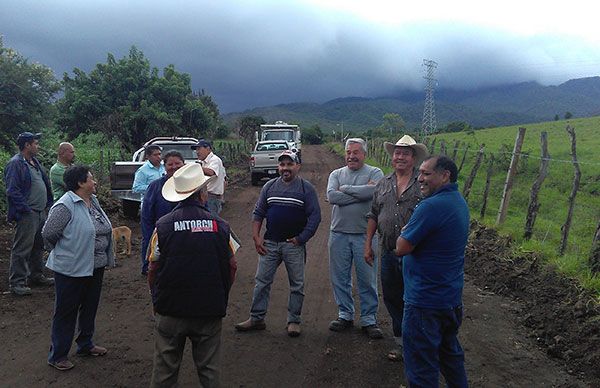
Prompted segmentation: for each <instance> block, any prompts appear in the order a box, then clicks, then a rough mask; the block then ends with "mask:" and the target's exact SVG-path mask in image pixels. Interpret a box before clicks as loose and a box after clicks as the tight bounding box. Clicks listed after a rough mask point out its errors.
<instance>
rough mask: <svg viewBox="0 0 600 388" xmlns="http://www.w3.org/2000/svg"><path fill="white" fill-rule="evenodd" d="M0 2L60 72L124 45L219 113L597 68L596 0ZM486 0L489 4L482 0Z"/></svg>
mask: <svg viewBox="0 0 600 388" xmlns="http://www.w3.org/2000/svg"><path fill="white" fill-rule="evenodd" d="M407 3H408V2H404V1H399V0H395V1H382V0H362V1H355V0H298V1H286V0H265V1H259V0H255V1H228V0H212V1H209V0H195V1H194V0H171V1H167V0H162V1H154V0H140V1H137V0H136V1H126V0H103V1H101V0H88V1H82V0H78V1H74V0H53V1H50V0H47V1H44V0H0V34H1V35H3V39H4V45H5V46H8V47H12V48H14V49H16V50H17V51H19V52H20V53H21V54H23V55H24V56H26V57H28V58H29V59H30V60H31V61H35V62H40V63H43V64H45V65H47V66H49V67H51V68H52V69H53V70H54V72H55V73H56V75H57V76H58V77H59V78H61V77H62V74H63V72H71V71H72V69H73V68H75V67H77V68H80V69H82V70H85V71H86V72H87V71H89V70H91V69H92V68H93V67H94V66H95V64H97V63H100V62H105V61H106V55H107V53H109V52H110V53H112V54H114V55H115V56H116V57H117V58H122V57H124V56H126V55H127V53H128V50H129V48H130V47H131V46H132V45H135V46H137V47H138V48H139V49H141V50H142V51H143V52H144V54H145V56H146V57H147V58H149V60H150V62H151V63H152V65H153V66H156V67H158V68H160V69H162V68H163V67H164V66H166V65H168V64H171V63H172V64H174V65H175V67H176V69H177V70H178V71H181V72H186V73H189V74H191V76H192V85H193V88H194V89H195V90H198V89H204V90H205V91H206V92H207V93H208V94H210V95H211V96H213V97H214V98H215V100H216V102H217V103H218V104H219V107H220V109H221V111H222V112H223V113H227V112H231V111H238V110H243V109H247V108H252V107H257V106H266V105H274V104H279V103H289V102H324V101H326V100H329V99H333V98H337V97H347V96H363V97H377V96H382V95H389V94H392V93H394V92H395V91H399V90H402V89H411V90H422V89H423V87H424V82H425V81H424V79H423V75H424V74H425V73H424V68H423V66H422V63H423V59H425V58H426V59H432V60H434V61H436V62H437V63H438V68H437V69H436V78H437V79H438V87H440V88H459V89H472V88H477V87H482V86H492V85H497V84H503V83H508V82H521V81H538V82H540V83H542V84H544V85H556V84H559V83H561V82H564V81H566V80H568V79H571V78H580V77H588V76H596V75H598V74H599V73H600V23H598V16H597V15H598V10H597V8H598V7H597V6H593V5H591V4H593V2H590V1H583V0H571V1H569V2H567V3H561V4H551V3H548V2H546V1H528V0H520V1H516V0H504V1H501V2H500V1H494V2H490V1H481V0H478V1H461V0H454V1H447V0H446V1H440V2H438V1H426V0H425V1H418V2H417V1H414V2H412V3H418V4H416V5H408V4H407ZM490 4H491V5H490Z"/></svg>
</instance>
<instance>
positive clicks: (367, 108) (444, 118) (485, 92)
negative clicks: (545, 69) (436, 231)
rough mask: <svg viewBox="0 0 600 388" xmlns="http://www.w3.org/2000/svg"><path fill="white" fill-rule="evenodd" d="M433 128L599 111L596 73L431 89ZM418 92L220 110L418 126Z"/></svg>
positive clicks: (361, 127)
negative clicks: (388, 116) (391, 120)
mask: <svg viewBox="0 0 600 388" xmlns="http://www.w3.org/2000/svg"><path fill="white" fill-rule="evenodd" d="M434 98H435V109H436V117H437V122H438V127H444V126H445V125H446V124H448V123H450V122H454V121H464V122H467V123H469V124H471V125H472V126H473V127H476V128H483V127H494V126H505V125H515V124H526V123H532V122H540V121H551V120H553V119H554V118H555V116H556V115H558V116H559V117H560V118H563V117H564V115H565V113H566V112H570V113H571V114H572V115H573V116H574V117H590V116H595V115H598V114H600V77H599V76H594V77H585V78H577V79H571V80H568V81H566V82H564V83H562V84H559V85H550V86H543V85H541V84H539V83H538V82H535V81H528V82H520V83H515V84H505V85H499V86H495V87H485V88H479V89H473V90H457V89H440V90H437V91H435V93H434ZM423 100H424V92H415V91H409V90H405V91H399V92H397V93H395V94H393V95H389V96H381V97H360V96H348V97H339V98H335V99H332V100H329V101H326V102H323V103H314V102H295V103H290V104H278V105H274V106H267V107H256V108H252V109H247V110H244V111H242V112H232V113H228V114H225V115H223V118H224V120H225V122H226V123H228V124H229V125H234V124H235V122H236V120H237V119H239V118H240V117H243V116H248V115H253V116H262V117H263V118H264V119H265V120H266V121H267V122H274V121H276V120H283V121H286V122H288V123H297V124H300V125H301V126H303V127H307V126H312V125H319V126H320V127H321V129H322V130H323V131H325V132H330V131H332V130H336V129H337V128H339V127H341V126H344V128H345V130H352V131H357V132H361V131H365V130H368V129H372V128H374V127H377V126H379V125H381V123H382V121H383V115H384V114H385V113H398V114H400V116H402V118H403V119H404V121H405V123H406V127H407V128H409V129H416V128H420V126H421V120H422V116H423Z"/></svg>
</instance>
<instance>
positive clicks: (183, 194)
mask: <svg viewBox="0 0 600 388" xmlns="http://www.w3.org/2000/svg"><path fill="white" fill-rule="evenodd" d="M214 178H216V175H213V176H206V175H204V170H202V166H201V165H199V164H198V163H190V164H186V165H185V166H183V167H181V168H180V169H179V170H177V171H175V173H174V174H173V176H172V177H170V178H169V179H167V181H166V182H165V185H164V186H163V188H162V195H163V197H165V199H166V200H167V201H169V202H179V201H183V200H184V199H186V198H187V197H189V196H190V195H192V194H194V193H195V192H196V191H198V190H200V189H201V188H202V187H204V186H206V185H207V184H208V182H210V181H212V180H213V179H214Z"/></svg>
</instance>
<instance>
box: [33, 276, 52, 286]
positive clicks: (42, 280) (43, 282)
mask: <svg viewBox="0 0 600 388" xmlns="http://www.w3.org/2000/svg"><path fill="white" fill-rule="evenodd" d="M29 284H30V285H32V286H46V287H49V286H53V285H54V278H47V277H45V276H44V275H40V276H38V277H35V278H29Z"/></svg>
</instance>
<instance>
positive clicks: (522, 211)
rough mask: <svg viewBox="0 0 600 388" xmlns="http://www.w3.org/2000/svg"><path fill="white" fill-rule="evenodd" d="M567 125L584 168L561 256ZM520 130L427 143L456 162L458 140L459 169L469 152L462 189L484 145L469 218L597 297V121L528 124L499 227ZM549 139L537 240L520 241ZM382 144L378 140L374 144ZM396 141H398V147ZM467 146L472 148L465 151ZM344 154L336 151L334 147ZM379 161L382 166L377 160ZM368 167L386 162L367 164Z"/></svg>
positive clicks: (567, 186)
mask: <svg viewBox="0 0 600 388" xmlns="http://www.w3.org/2000/svg"><path fill="white" fill-rule="evenodd" d="M567 125H571V126H572V127H573V128H575V132H576V138H577V159H578V161H579V163H580V169H581V184H580V188H579V191H578V193H577V197H576V201H575V208H574V213H573V220H572V224H571V230H570V234H569V238H568V245H567V249H566V253H565V255H564V256H559V255H558V254H557V250H558V247H559V244H560V240H561V226H562V225H563V224H564V223H565V221H566V217H567V210H568V196H569V193H570V192H571V189H572V187H573V185H572V182H573V176H574V168H573V164H572V162H571V154H570V153H571V141H570V139H569V135H568V133H567V132H566V130H565V127H566V126H567ZM518 127H519V126H511V127H498V128H492V129H483V130H477V131H472V132H458V133H448V134H438V135H435V136H431V137H430V139H429V140H428V144H432V141H433V139H436V140H435V148H434V150H433V153H439V152H440V143H441V142H442V141H444V142H445V143H446V152H447V154H448V155H449V156H452V154H453V150H454V144H455V142H456V141H459V142H460V144H459V147H458V152H457V157H456V159H457V164H460V161H461V159H462V157H463V154H465V152H466V159H465V163H464V165H463V168H462V170H461V172H460V174H459V180H458V183H459V189H460V190H461V191H462V190H463V185H464V182H465V180H466V178H467V177H468V176H469V174H470V173H471V170H472V168H473V165H474V163H475V159H476V156H477V151H478V150H479V146H480V145H481V144H485V150H484V154H485V159H484V162H483V163H482V164H481V167H480V168H479V170H478V173H477V176H476V178H475V180H474V183H473V187H472V189H471V192H470V194H469V197H468V202H469V207H470V209H471V217H472V218H473V219H478V220H480V221H481V222H482V223H484V224H486V225H488V226H493V227H495V228H496V229H497V230H498V231H499V232H500V233H502V234H505V235H510V236H511V237H512V239H513V240H514V241H515V247H516V248H515V249H519V250H522V251H534V252H539V253H540V254H541V256H542V257H543V258H544V260H546V261H547V262H548V263H550V264H553V265H555V266H556V267H557V268H558V270H559V271H560V272H562V273H564V274H566V275H567V276H571V277H575V278H577V279H578V280H579V281H580V282H581V284H582V285H583V286H584V287H585V288H589V289H593V290H595V291H596V292H597V293H598V294H599V295H600V276H595V277H593V276H591V273H590V271H589V268H588V256H589V253H590V249H591V244H592V240H593V237H594V232H595V229H596V226H597V224H598V221H599V220H600V158H599V157H598V156H597V155H598V150H599V149H600V136H598V134H600V117H592V118H586V119H573V120H569V121H552V122H547V123H537V124H528V125H525V126H524V127H525V128H526V133H525V141H524V143H523V147H522V150H521V153H522V158H521V160H520V162H519V168H518V173H517V175H516V177H515V181H514V186H513V192H512V195H511V200H510V206H509V208H508V213H507V217H506V221H505V222H504V223H503V224H502V225H496V218H497V214H498V208H499V205H500V199H501V196H502V192H503V187H504V181H505V179H506V172H507V170H508V166H509V163H510V159H511V155H512V150H513V148H514V143H515V139H516V136H517V133H518ZM542 131H546V132H547V133H548V152H549V154H550V158H551V161H550V164H549V169H548V176H547V177H546V180H545V181H544V184H543V185H542V189H541V191H540V193H539V197H538V202H539V203H540V209H539V212H538V215H537V219H536V223H535V225H534V233H533V237H532V238H531V240H529V241H525V240H524V239H523V233H524V227H525V218H526V215H527V207H528V204H529V197H530V192H531V188H532V185H533V183H534V181H535V179H536V177H537V175H538V172H539V167H540V162H541V143H540V133H541V132H542ZM372 141H373V142H374V143H376V142H377V143H381V140H380V139H376V140H372ZM394 142H395V140H394ZM467 147H468V148H467ZM335 148H336V150H337V151H338V152H342V147H341V145H339V144H336V145H335ZM491 154H494V158H495V160H496V162H495V165H494V170H493V174H492V178H491V187H490V194H489V198H488V205H487V210H486V214H485V216H484V217H483V219H481V217H480V210H481V207H482V203H483V190H484V185H485V179H486V171H487V166H488V164H487V163H488V159H489V156H490V155H491ZM377 159H379V160H385V159H382V158H377ZM369 162H370V164H373V165H380V164H382V163H381V162H378V161H376V160H375V159H370V161H369ZM384 163H385V164H386V165H384V166H381V167H383V169H384V171H386V173H387V172H389V171H391V168H390V167H389V162H387V161H385V162H384Z"/></svg>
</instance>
